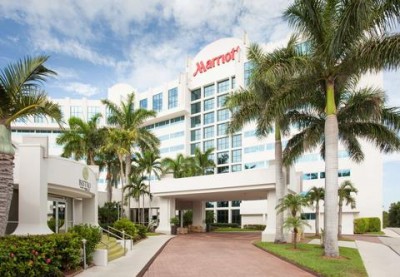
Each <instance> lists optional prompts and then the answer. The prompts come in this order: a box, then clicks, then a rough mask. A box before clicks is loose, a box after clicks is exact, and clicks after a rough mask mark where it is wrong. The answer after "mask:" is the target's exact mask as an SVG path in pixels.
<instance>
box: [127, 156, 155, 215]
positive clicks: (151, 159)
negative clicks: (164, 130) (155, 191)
mask: <svg viewBox="0 0 400 277" xmlns="http://www.w3.org/2000/svg"><path fill="white" fill-rule="evenodd" d="M133 160H134V162H135V163H136V164H137V167H138V170H139V171H141V172H143V173H145V174H147V180H148V182H149V189H148V190H149V195H150V202H149V217H150V220H149V223H150V221H151V219H152V208H151V199H152V197H151V186H150V182H151V177H152V176H151V174H152V173H154V175H155V176H156V178H157V179H160V174H161V173H162V166H161V160H160V156H159V155H158V153H156V152H154V151H149V150H147V151H144V152H143V153H140V152H136V154H135V157H134V159H133Z"/></svg>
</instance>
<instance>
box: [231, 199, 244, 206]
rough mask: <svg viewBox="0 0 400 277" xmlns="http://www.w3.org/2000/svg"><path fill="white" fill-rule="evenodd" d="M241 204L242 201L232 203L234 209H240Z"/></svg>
mask: <svg viewBox="0 0 400 277" xmlns="http://www.w3.org/2000/svg"><path fill="white" fill-rule="evenodd" d="M240 202H242V201H240V200H234V201H232V207H240Z"/></svg>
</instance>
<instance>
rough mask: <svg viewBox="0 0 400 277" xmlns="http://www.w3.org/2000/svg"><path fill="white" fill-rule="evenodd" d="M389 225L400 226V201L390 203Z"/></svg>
mask: <svg viewBox="0 0 400 277" xmlns="http://www.w3.org/2000/svg"><path fill="white" fill-rule="evenodd" d="M388 226H389V227H400V201H399V202H396V203H392V204H390V207H389V225H388Z"/></svg>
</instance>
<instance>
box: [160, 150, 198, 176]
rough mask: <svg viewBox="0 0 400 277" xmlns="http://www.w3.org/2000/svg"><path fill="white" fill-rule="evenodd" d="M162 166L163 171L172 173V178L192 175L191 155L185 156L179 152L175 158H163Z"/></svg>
mask: <svg viewBox="0 0 400 277" xmlns="http://www.w3.org/2000/svg"><path fill="white" fill-rule="evenodd" d="M161 163H162V166H163V168H164V171H165V173H172V174H173V177H174V178H183V177H190V176H193V175H194V170H193V169H192V168H193V159H192V157H185V156H184V155H183V154H181V153H179V154H177V155H176V158H175V159H172V158H169V157H167V158H164V159H163V160H162V162H161Z"/></svg>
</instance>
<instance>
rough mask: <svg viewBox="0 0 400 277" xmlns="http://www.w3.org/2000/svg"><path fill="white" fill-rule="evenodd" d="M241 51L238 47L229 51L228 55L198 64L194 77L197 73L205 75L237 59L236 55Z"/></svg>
mask: <svg viewBox="0 0 400 277" xmlns="http://www.w3.org/2000/svg"><path fill="white" fill-rule="evenodd" d="M239 50H240V47H239V46H237V47H234V48H232V50H231V51H229V52H228V53H226V54H223V55H220V56H217V57H215V58H212V59H210V60H208V61H207V62H203V61H200V62H198V63H196V66H197V69H196V72H195V73H193V77H196V75H197V73H204V72H207V70H209V69H211V68H214V67H216V66H219V65H221V64H225V63H229V62H230V61H233V60H234V59H235V53H238V52H239Z"/></svg>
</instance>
